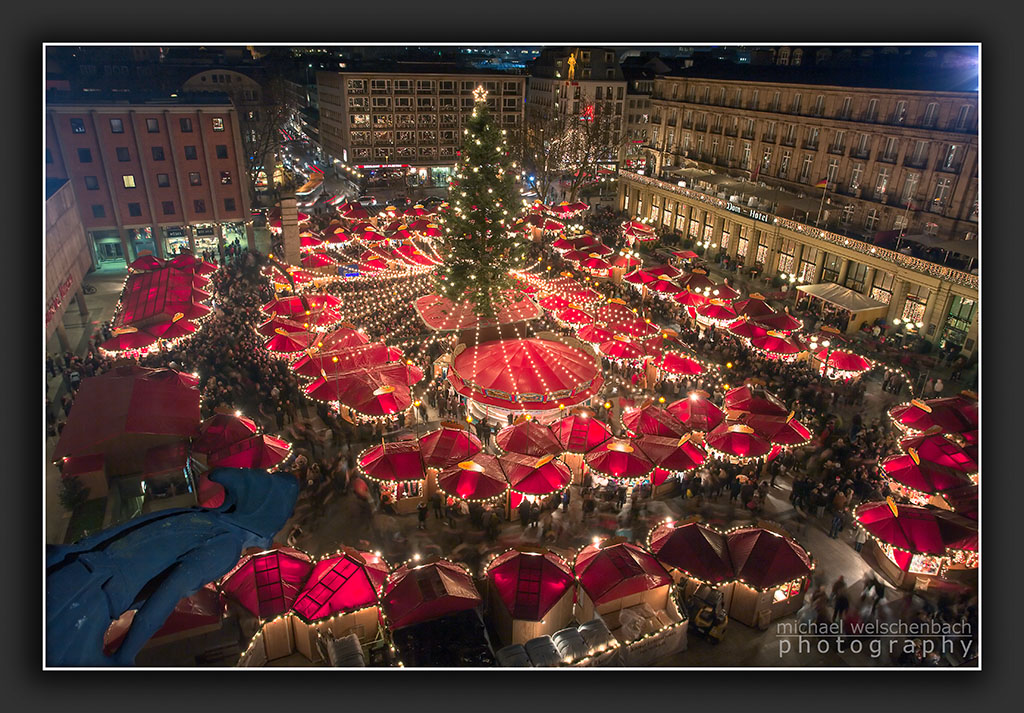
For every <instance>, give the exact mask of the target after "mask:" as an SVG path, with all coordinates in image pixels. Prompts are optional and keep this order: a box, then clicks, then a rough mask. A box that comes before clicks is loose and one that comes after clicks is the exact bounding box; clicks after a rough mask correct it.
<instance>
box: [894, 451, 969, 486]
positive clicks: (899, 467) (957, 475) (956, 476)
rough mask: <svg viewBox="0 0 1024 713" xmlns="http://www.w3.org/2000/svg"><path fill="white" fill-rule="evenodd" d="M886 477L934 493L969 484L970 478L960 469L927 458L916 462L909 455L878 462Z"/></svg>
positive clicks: (903, 484)
mask: <svg viewBox="0 0 1024 713" xmlns="http://www.w3.org/2000/svg"><path fill="white" fill-rule="evenodd" d="M878 467H879V469H880V470H881V471H882V473H884V474H885V476H886V477H888V478H891V479H892V480H895V481H896V482H897V483H899V484H900V485H902V486H904V487H907V488H910V489H911V490H916V491H918V492H920V493H926V494H928V495H934V494H935V493H941V492H944V491H946V490H955V489H957V488H962V487H964V486H967V485H971V484H972V483H971V480H970V478H968V477H967V476H966V475H964V474H963V473H962V472H960V471H956V470H953V469H952V468H947V467H945V466H942V465H938V464H937V463H932V462H931V461H927V460H920V462H917V461H915V460H914V458H913V457H912V456H910V455H894V456H889V457H888V458H885V459H883V460H882V461H881V462H880V463H879V464H878Z"/></svg>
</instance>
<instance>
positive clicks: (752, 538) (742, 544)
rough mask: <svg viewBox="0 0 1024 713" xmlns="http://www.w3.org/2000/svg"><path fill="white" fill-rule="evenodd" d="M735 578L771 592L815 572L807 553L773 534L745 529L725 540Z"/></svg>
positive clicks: (749, 528)
mask: <svg viewBox="0 0 1024 713" xmlns="http://www.w3.org/2000/svg"><path fill="white" fill-rule="evenodd" d="M726 539H727V541H728V548H729V559H730V561H731V562H732V567H733V570H734V571H735V573H736V578H737V579H738V580H740V581H742V582H743V583H744V584H747V585H748V586H750V587H752V588H754V589H760V590H764V589H770V588H771V587H777V586H779V585H780V584H785V583H787V582H792V581H794V580H797V579H800V578H801V577H806V576H807V575H809V574H810V573H811V570H813V569H814V565H813V564H812V563H811V558H810V555H808V554H807V550H805V549H804V548H803V547H801V546H800V545H799V544H797V543H796V542H794V541H793V540H791V539H789V538H788V537H783V536H782V535H779V534H777V533H775V532H772V531H771V530H766V529H764V528H760V527H746V528H741V529H739V530H733V531H732V532H730V533H728V535H727V536H726Z"/></svg>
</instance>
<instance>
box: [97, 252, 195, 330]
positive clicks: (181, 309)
mask: <svg viewBox="0 0 1024 713" xmlns="http://www.w3.org/2000/svg"><path fill="white" fill-rule="evenodd" d="M179 257H180V256H179ZM175 259H177V258H175ZM192 278H193V274H192V272H191V271H185V270H177V269H174V268H172V267H163V268H159V269H155V270H150V271H147V272H134V273H132V274H130V275H129V276H128V279H127V280H126V281H125V284H124V289H123V290H122V292H121V299H120V302H119V310H118V312H117V316H116V318H115V322H114V326H115V327H123V326H134V327H144V326H148V325H150V324H157V323H160V322H170V321H171V320H172V319H174V316H175V315H176V314H178V313H185V312H187V311H188V310H189V309H190V308H191V307H192V306H193V305H194V304H195V303H197V302H200V301H201V300H202V299H205V298H207V297H209V294H208V293H206V292H203V291H202V290H195V289H194V288H193V285H192ZM195 292H198V293H199V294H198V295H196V294H195ZM186 316H188V315H187V314H186Z"/></svg>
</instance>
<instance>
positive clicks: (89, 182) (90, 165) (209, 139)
mask: <svg viewBox="0 0 1024 713" xmlns="http://www.w3.org/2000/svg"><path fill="white" fill-rule="evenodd" d="M45 131H46V136H45V140H46V165H45V172H46V177H47V178H66V179H68V181H69V183H70V185H71V187H72V190H73V191H74V194H75V198H76V201H77V204H78V207H79V212H80V215H81V219H82V225H83V227H84V228H85V231H86V234H87V236H88V241H87V242H88V244H89V247H90V251H91V252H92V256H93V261H94V263H95V265H96V266H100V265H102V264H103V263H107V262H112V263H114V264H122V265H123V264H124V263H126V262H128V263H130V262H131V261H133V260H134V259H135V258H136V257H138V256H139V255H140V254H142V253H144V252H150V253H152V254H155V255H157V256H165V255H168V254H173V253H175V252H177V249H178V248H179V247H182V246H188V247H191V248H192V249H193V250H195V249H198V250H200V251H201V250H204V249H213V250H215V251H216V250H218V249H222V248H223V245H224V243H225V241H231V240H239V241H240V242H242V243H243V244H249V245H250V247H251V246H252V219H251V215H250V205H249V191H248V190H247V187H246V184H245V182H246V170H245V159H244V153H243V148H242V142H241V132H240V128H239V122H238V114H237V111H236V110H235V108H234V106H233V105H232V104H231V101H230V100H229V99H228V97H227V96H225V95H223V94H212V93H211V94H195V95H181V96H179V97H176V98H160V99H144V98H142V97H139V96H137V95H122V96H121V97H120V98H118V99H100V98H96V97H94V96H91V95H80V94H79V95H67V94H63V95H53V96H50V97H48V98H47V105H46V128H45Z"/></svg>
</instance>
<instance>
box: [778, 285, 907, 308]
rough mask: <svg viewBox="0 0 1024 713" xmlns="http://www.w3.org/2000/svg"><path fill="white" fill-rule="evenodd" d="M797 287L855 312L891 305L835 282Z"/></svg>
mask: <svg viewBox="0 0 1024 713" xmlns="http://www.w3.org/2000/svg"><path fill="white" fill-rule="evenodd" d="M797 289H798V290H800V291H801V292H803V293H805V294H808V295H811V296H812V297H817V298H818V299H820V300H824V301H825V302H830V303H832V304H834V305H836V306H837V307H840V308H842V309H845V310H847V311H849V312H854V313H857V312H863V311H864V310H868V309H877V308H879V307H882V308H886V309H888V307H889V305H887V304H885V302H879V301H878V300H876V299H872V298H870V297H867V296H865V295H862V294H861V293H859V292H855V291H854V290H851V289H849V288H847V287H843V286H842V285H837V284H836V283H834V282H822V283H820V284H817V285H798V286H797Z"/></svg>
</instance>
